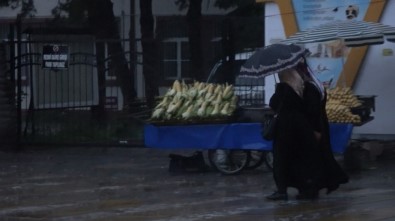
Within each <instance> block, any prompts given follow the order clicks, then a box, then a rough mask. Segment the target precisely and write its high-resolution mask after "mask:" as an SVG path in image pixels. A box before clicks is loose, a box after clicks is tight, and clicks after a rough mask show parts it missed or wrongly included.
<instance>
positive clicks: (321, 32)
mask: <svg viewBox="0 0 395 221" xmlns="http://www.w3.org/2000/svg"><path fill="white" fill-rule="evenodd" d="M385 39H386V40H388V41H392V42H395V27H392V26H388V25H384V24H380V23H375V22H366V21H357V20H345V21H333V22H329V23H325V24H322V25H319V26H316V27H313V28H309V29H306V30H305V31H301V32H298V33H296V34H294V35H291V36H290V37H289V38H287V39H285V40H283V41H281V43H285V44H289V43H292V44H306V43H313V42H325V41H331V40H343V41H344V44H345V45H346V46H348V47H357V46H363V45H375V44H382V43H384V40H385Z"/></svg>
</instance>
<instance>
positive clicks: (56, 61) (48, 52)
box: [42, 44, 69, 69]
mask: <svg viewBox="0 0 395 221" xmlns="http://www.w3.org/2000/svg"><path fill="white" fill-rule="evenodd" d="M68 65H69V46H67V45H56V44H51V45H44V46H43V64H42V66H43V68H51V69H64V68H68Z"/></svg>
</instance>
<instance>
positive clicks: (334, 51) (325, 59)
mask: <svg viewBox="0 0 395 221" xmlns="http://www.w3.org/2000/svg"><path fill="white" fill-rule="evenodd" d="M292 4H293V8H294V12H295V18H296V22H297V25H298V28H299V31H304V30H306V29H310V28H314V27H315V26H318V25H322V24H325V23H328V22H333V21H339V20H348V19H354V20H360V21H362V20H363V18H364V17H365V14H366V12H367V9H368V7H369V4H370V0H293V1H292ZM305 47H306V48H308V49H309V50H310V51H311V55H310V56H309V57H308V58H307V60H308V63H309V65H310V67H311V68H312V70H313V71H314V72H315V73H316V74H317V77H318V78H319V79H320V80H321V81H322V82H323V83H324V84H325V85H326V86H327V87H328V88H333V87H335V86H336V85H337V84H338V81H340V84H341V81H342V80H344V79H339V76H340V74H341V72H342V68H343V66H344V64H345V62H346V60H347V56H348V54H349V50H350V48H347V47H346V46H344V44H343V42H341V41H339V40H334V41H327V42H317V43H309V44H305ZM344 81H345V80H344Z"/></svg>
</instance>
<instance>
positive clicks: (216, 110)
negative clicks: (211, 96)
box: [210, 103, 220, 116]
mask: <svg viewBox="0 0 395 221" xmlns="http://www.w3.org/2000/svg"><path fill="white" fill-rule="evenodd" d="M219 108H220V103H216V104H214V110H213V111H212V112H211V113H210V115H211V116H215V115H218V114H219V111H220V109H219Z"/></svg>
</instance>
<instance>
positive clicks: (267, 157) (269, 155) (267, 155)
mask: <svg viewBox="0 0 395 221" xmlns="http://www.w3.org/2000/svg"><path fill="white" fill-rule="evenodd" d="M265 164H266V166H267V168H269V169H270V170H273V152H272V151H266V152H265Z"/></svg>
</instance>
